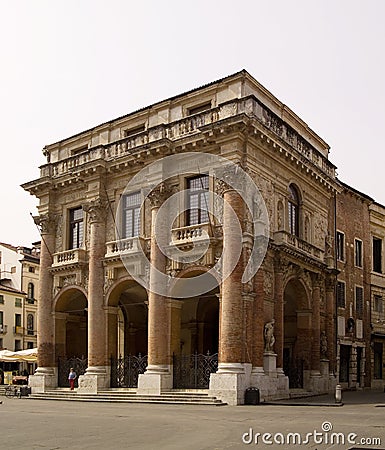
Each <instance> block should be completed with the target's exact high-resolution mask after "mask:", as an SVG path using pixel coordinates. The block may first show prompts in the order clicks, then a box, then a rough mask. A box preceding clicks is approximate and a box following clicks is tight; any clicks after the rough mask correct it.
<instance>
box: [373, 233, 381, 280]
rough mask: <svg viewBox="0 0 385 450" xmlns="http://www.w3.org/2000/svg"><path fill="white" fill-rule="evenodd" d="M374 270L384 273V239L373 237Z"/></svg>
mask: <svg viewBox="0 0 385 450" xmlns="http://www.w3.org/2000/svg"><path fill="white" fill-rule="evenodd" d="M373 271H374V272H377V273H382V239H379V238H376V237H374V238H373Z"/></svg>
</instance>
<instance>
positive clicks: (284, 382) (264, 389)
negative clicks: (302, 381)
mask: <svg viewBox="0 0 385 450" xmlns="http://www.w3.org/2000/svg"><path fill="white" fill-rule="evenodd" d="M273 355H274V354H273ZM270 356H271V354H269V355H266V358H267V359H268V361H266V362H265V361H264V367H253V369H252V371H251V377H250V383H251V386H254V387H256V388H258V389H259V395H260V399H261V401H269V400H278V399H285V398H289V379H288V377H287V376H286V375H285V373H284V372H283V369H281V368H280V367H279V368H277V369H275V370H272V369H274V368H275V361H274V362H272V363H271V360H269V357H270ZM273 360H274V358H273ZM270 363H271V364H270ZM265 369H271V371H270V372H269V371H265Z"/></svg>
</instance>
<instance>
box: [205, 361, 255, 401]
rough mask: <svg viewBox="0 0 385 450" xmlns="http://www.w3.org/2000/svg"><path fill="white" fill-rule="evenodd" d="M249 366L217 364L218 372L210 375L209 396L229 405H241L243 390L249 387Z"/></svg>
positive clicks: (243, 396)
mask: <svg viewBox="0 0 385 450" xmlns="http://www.w3.org/2000/svg"><path fill="white" fill-rule="evenodd" d="M250 374H251V364H247V363H219V364H218V371H217V372H216V373H212V374H211V375H210V387H209V394H210V395H213V396H215V397H218V398H220V399H221V400H222V401H224V402H226V403H228V404H229V405H243V404H244V403H245V390H246V389H247V388H248V387H250Z"/></svg>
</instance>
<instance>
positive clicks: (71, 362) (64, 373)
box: [58, 356, 88, 387]
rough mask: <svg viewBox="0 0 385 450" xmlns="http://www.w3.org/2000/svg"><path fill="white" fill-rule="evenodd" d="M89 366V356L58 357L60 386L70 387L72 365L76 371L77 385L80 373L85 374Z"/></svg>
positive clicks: (76, 384)
mask: <svg viewBox="0 0 385 450" xmlns="http://www.w3.org/2000/svg"><path fill="white" fill-rule="evenodd" d="M87 366H88V360H87V358H84V357H82V358H77V357H75V356H73V357H72V358H58V386H59V387H68V386H69V384H68V373H69V371H70V369H71V367H72V368H73V369H74V371H75V372H76V375H77V378H76V380H75V387H78V379H79V375H84V374H85V372H86V369H87Z"/></svg>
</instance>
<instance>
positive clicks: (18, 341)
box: [15, 339, 21, 352]
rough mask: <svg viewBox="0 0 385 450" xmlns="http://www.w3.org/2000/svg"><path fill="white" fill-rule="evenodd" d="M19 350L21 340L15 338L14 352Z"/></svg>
mask: <svg viewBox="0 0 385 450" xmlns="http://www.w3.org/2000/svg"><path fill="white" fill-rule="evenodd" d="M20 350H21V341H20V340H19V339H16V340H15V352H18V351H20Z"/></svg>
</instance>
